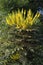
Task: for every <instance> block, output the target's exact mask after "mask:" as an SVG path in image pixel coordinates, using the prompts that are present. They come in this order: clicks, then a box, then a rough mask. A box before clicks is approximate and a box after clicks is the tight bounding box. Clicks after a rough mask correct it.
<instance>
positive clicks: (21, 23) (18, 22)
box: [6, 9, 40, 29]
mask: <svg viewBox="0 0 43 65" xmlns="http://www.w3.org/2000/svg"><path fill="white" fill-rule="evenodd" d="M23 14H24V15H23ZM25 14H26V10H24V11H23V9H22V11H21V12H20V10H19V9H18V12H12V13H11V14H8V16H7V17H6V22H7V24H9V25H11V26H13V25H15V28H19V29H27V28H28V27H29V26H32V25H33V24H34V23H35V22H36V21H37V19H38V18H39V16H40V13H39V12H37V13H36V14H35V16H34V17H33V13H32V11H31V9H29V11H28V12H27V17H26V15H25Z"/></svg>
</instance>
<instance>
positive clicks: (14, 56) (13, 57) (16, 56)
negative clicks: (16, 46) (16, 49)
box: [10, 53, 20, 61]
mask: <svg viewBox="0 0 43 65" xmlns="http://www.w3.org/2000/svg"><path fill="white" fill-rule="evenodd" d="M10 58H11V59H12V60H14V61H15V60H18V59H19V58H20V54H18V53H17V54H15V55H11V56H10Z"/></svg>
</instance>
